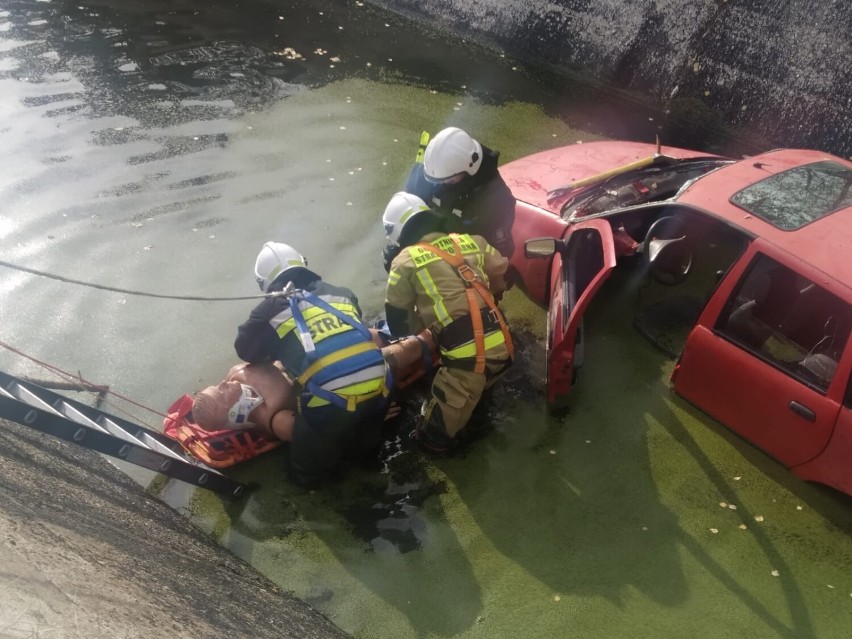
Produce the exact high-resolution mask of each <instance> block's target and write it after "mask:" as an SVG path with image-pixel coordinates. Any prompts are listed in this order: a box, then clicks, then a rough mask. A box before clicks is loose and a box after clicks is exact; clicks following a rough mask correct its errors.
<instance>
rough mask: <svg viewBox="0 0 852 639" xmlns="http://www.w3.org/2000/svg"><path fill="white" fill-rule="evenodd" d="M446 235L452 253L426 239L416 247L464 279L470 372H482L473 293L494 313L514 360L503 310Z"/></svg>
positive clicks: (482, 351) (456, 242)
mask: <svg viewBox="0 0 852 639" xmlns="http://www.w3.org/2000/svg"><path fill="white" fill-rule="evenodd" d="M449 238H450V239H451V240H452V242H453V246H454V248H455V252H454V253H447V252H446V251H444V250H442V249H439V248H438V247H436V246H433V245H432V244H427V243H426V242H420V243H418V244H417V245H416V246H419V247H420V248H422V249H425V250H427V251H429V252H431V253H434V254H435V255H437V256H438V257H440V258H441V259H442V260H444V261H445V262H447V263H448V264H449V265H450V266H452V267H453V268H454V269H455V271H456V273H457V274H458V276H459V277H460V278H461V280H462V282H464V286H465V293H466V294H467V303H468V305H469V306H470V321H471V325H472V326H473V339H474V343H475V344H476V365H475V366H474V369H473V372H475V373H484V372H485V331H484V330H483V327H482V313H481V312H480V309H479V303H478V302H477V301H476V293H479V296H480V297H481V298H482V300H483V301H484V302H485V303H486V304H487V305H488V308H489V309H490V310H491V312H492V313H494V316H495V317H496V318H497V321H498V322H499V324H500V330H502V331H503V339H504V340H505V342H506V350H508V351H509V361H511V360H513V359H515V345H514V343H513V342H512V335H511V334H510V333H509V327H508V326H506V320H505V319H503V313H501V312H500V309H498V308H497V304H496V302H495V301H494V296H493V295H491V291H489V290H488V287H487V286H485V283H484V282H483V281H482V279H481V278H480V277H479V275H478V274H477V273H476V271H474V270H473V269H472V268H471V267H470V266H468V265H467V263H465V261H464V255H463V254H462V248H461V244H460V243H459V236H458V234H457V233H450V234H449Z"/></svg>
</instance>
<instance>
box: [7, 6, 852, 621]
mask: <svg viewBox="0 0 852 639" xmlns="http://www.w3.org/2000/svg"><path fill="white" fill-rule="evenodd" d="M540 79H546V74H544V73H538V72H537V73H531V72H529V71H528V70H525V69H524V68H523V67H520V66H519V65H517V64H515V63H513V62H510V61H507V60H505V59H503V58H500V57H499V56H494V55H489V54H487V53H485V52H483V51H481V50H478V49H477V48H476V47H473V46H471V45H468V44H464V43H459V42H447V41H445V40H443V39H441V38H439V37H436V36H434V35H432V34H430V33H429V32H428V31H425V30H424V29H422V28H420V27H417V26H414V25H411V24H409V23H406V22H405V21H402V20H400V19H399V18H396V17H393V16H388V15H384V14H381V13H378V12H377V11H376V10H374V9H371V8H370V7H369V6H368V5H365V4H364V3H361V2H345V3H342V2H332V1H331V0H328V1H325V2H323V1H320V0H316V1H296V2H288V3H283V2H273V1H269V2H260V1H258V2H240V3H228V4H224V5H223V4H219V3H217V4H216V5H215V6H214V5H209V4H205V3H198V2H194V1H192V0H183V1H180V2H173V1H170V2H165V1H162V2H156V1H154V2H151V1H145V2H122V3H111V2H79V1H78V2H74V3H71V2H57V1H56V0H54V1H52V2H32V1H26V2H25V1H18V2H15V1H10V0H0V91H2V95H3V96H4V97H3V99H2V100H0V116H2V118H0V165H2V169H3V170H2V171H0V196H2V201H3V207H2V209H0V242H2V250H3V260H5V261H8V262H12V263H19V264H21V265H25V266H27V267H30V268H36V269H41V270H44V271H47V272H51V273H57V274H61V275H63V276H66V277H70V278H73V279H78V280H84V281H89V282H93V283H100V284H106V285H111V286H117V287H122V288H126V289H132V290H138V291H150V292H157V293H165V294H174V295H180V294H183V295H192V296H198V295H209V296H217V297H218V296H244V295H250V294H253V293H255V292H256V285H255V283H254V279H253V277H252V274H251V265H252V264H253V262H254V257H255V255H256V253H257V250H258V249H259V247H260V246H261V245H262V244H263V242H265V241H267V240H270V239H275V240H278V241H287V242H290V243H292V244H294V245H296V246H298V247H299V248H300V250H301V252H302V253H304V254H306V255H307V256H308V257H309V259H310V260H311V263H312V265H316V266H317V269H318V270H319V272H321V273H322V274H323V275H324V277H325V278H326V279H327V280H329V281H331V282H334V283H337V284H342V285H345V286H349V287H351V288H352V289H353V290H355V291H356V292H357V293H358V295H359V299H360V301H361V304H362V306H363V307H364V309H365V311H366V313H367V315H368V316H370V317H371V318H374V317H376V316H378V314H379V313H381V310H382V301H383V300H382V290H383V282H384V272H383V270H382V268H381V262H380V260H379V251H380V248H381V245H382V242H383V235H382V230H381V227H380V225H379V224H378V219H379V216H380V212H381V211H382V210H383V208H384V205H385V203H386V201H387V199H388V197H389V195H390V194H392V193H393V192H394V191H396V190H398V188H399V187H400V186H401V185H402V183H403V180H404V178H405V175H406V174H407V170H408V167H409V165H410V163H411V161H412V159H413V157H414V152H415V150H416V146H417V140H418V139H419V136H420V131H421V130H423V129H427V130H430V131H433V132H434V131H437V130H438V129H440V128H441V127H443V126H445V125H447V124H455V125H459V126H462V127H464V128H467V129H468V130H470V131H471V132H476V134H477V135H479V136H480V137H481V138H482V139H483V140H485V141H486V143H487V144H488V145H489V146H491V147H493V148H497V149H500V150H501V151H502V156H501V157H502V158H503V160H504V161H508V160H511V159H514V158H517V157H519V156H522V155H526V154H528V153H531V152H533V151H537V150H541V149H544V148H548V147H552V146H557V145H562V144H569V143H573V142H575V141H576V140H581V139H585V140H588V139H592V138H594V137H595V136H596V135H597V134H599V133H601V132H613V131H616V132H620V133H622V134H624V135H630V136H631V137H633V136H638V137H640V138H642V139H648V138H649V137H650V136H649V135H648V133H649V131H650V132H652V131H653V130H654V129H653V127H651V128H649V125H648V117H647V114H637V113H635V112H621V113H617V110H616V107H615V106H614V104H615V103H614V102H612V101H601V102H599V103H595V100H594V99H588V100H586V99H581V98H583V96H582V95H581V93H582V92H581V91H579V90H573V91H571V90H569V88H568V87H564V88H565V91H562V88H563V87H562V86H561V85H560V87H559V88H560V91H556V90H555V89H553V88H552V86H550V85H548V84H547V83H546V82H542V81H541V80H540ZM586 97H588V96H586ZM589 104H591V107H589ZM556 107H559V109H560V111H561V112H563V113H565V112H567V115H566V117H565V118H563V119H559V118H555V117H553V116H552V115H551V114H552V113H554V112H555V111H554V109H555V108H556ZM0 268H2V271H0V294H2V297H3V300H2V304H0V326H2V329H0V332H2V339H3V340H5V341H8V342H10V343H12V344H14V345H15V346H17V347H18V348H20V349H22V350H24V351H26V352H28V353H30V354H31V355H32V356H34V357H37V358H39V359H41V360H44V361H48V362H50V363H51V364H53V365H55V366H58V367H60V368H62V369H64V370H66V371H72V372H74V373H76V372H77V371H80V372H81V373H82V374H83V375H84V376H85V377H86V378H87V379H90V380H91V381H93V382H96V383H106V384H109V385H110V387H111V388H114V389H116V390H119V391H121V392H122V393H123V394H125V395H126V396H128V397H130V398H133V399H135V400H138V401H140V402H141V403H143V404H145V405H147V406H149V407H150V408H152V409H153V410H155V411H161V410H163V409H164V408H165V407H167V406H169V405H170V404H171V402H172V401H173V400H174V399H175V398H176V397H177V396H179V395H181V394H183V393H184V392H187V391H191V390H195V389H198V388H201V387H203V386H206V385H207V384H209V383H214V382H217V381H219V379H221V377H222V376H223V375H224V374H225V372H226V371H227V370H228V367H229V366H230V365H231V364H233V363H234V361H235V356H234V354H233V350H232V347H231V344H232V343H233V338H234V335H235V327H236V325H237V324H238V323H239V322H240V321H242V320H243V319H244V318H245V317H246V316H247V314H248V312H249V310H250V308H251V306H252V304H251V303H246V302H222V303H199V302H182V301H170V300H154V299H151V298H144V297H139V296H134V295H126V294H116V293H109V292H106V291H103V290H97V289H92V288H85V287H79V286H71V285H68V284H62V283H59V282H57V281H55V280H49V279H45V278H37V277H34V276H32V275H29V274H26V273H22V272H19V271H15V270H13V269H9V268H5V267H0ZM506 303H507V309H508V310H507V312H508V314H509V319H510V322H512V323H513V325H514V326H515V327H516V328H517V332H518V335H519V339H518V344H519V361H518V363H517V365H516V366H515V367H513V369H512V370H511V371H510V373H509V374H508V376H507V378H506V380H504V382H503V383H502V384H500V385H499V386H498V387H497V388H496V389H495V392H494V394H493V397H492V398H491V399H490V400H489V403H488V405H487V410H486V412H485V413H484V414H483V415H482V416H481V420H482V423H483V424H485V425H486V426H487V428H483V429H482V433H481V434H482V437H481V438H480V439H479V440H477V441H475V442H474V443H473V445H471V446H470V447H469V448H467V449H465V450H464V451H463V452H462V453H461V454H459V455H457V456H455V457H453V458H450V459H429V458H425V457H424V456H422V455H421V454H420V453H418V452H416V451H415V450H414V449H413V446H412V442H411V440H410V439H409V438H408V432H409V431H410V427H411V420H412V419H413V418H414V416H415V414H416V412H417V408H418V406H419V403H418V396H417V395H416V394H415V395H414V396H412V397H411V398H409V400H408V402H407V404H406V413H405V415H404V416H403V417H402V418H401V419H400V420H399V421H398V422H395V423H392V424H388V425H387V428H388V431H389V432H388V437H387V443H386V444H385V447H384V449H383V451H382V454H381V456H380V459H379V463H378V464H377V465H375V466H373V467H368V468H360V467H358V468H349V469H347V472H346V476H345V479H344V480H343V481H341V482H339V483H337V484H334V485H333V486H331V487H329V488H328V489H325V490H320V491H304V490H301V489H299V488H297V487H295V486H292V485H291V484H290V483H289V482H288V481H287V479H286V474H285V470H284V459H283V455H284V451H282V450H277V451H273V452H271V453H268V454H267V455H264V456H262V457H261V458H259V459H257V460H255V461H253V462H251V463H249V464H245V465H243V466H240V467H237V468H235V469H234V471H233V474H234V476H236V477H237V478H239V479H240V480H243V481H246V482H253V483H255V484H257V489H256V490H254V491H253V492H252V493H251V494H250V495H249V496H248V497H247V498H246V499H244V500H242V501H239V502H236V503H225V502H223V501H221V500H220V499H219V498H218V497H217V496H215V495H213V494H210V493H208V492H205V491H194V492H192V491H187V490H186V488H185V487H184V486H181V485H179V484H176V483H174V482H169V483H167V484H166V485H165V486H164V487H163V488H162V492H161V493H160V494H161V495H162V496H163V498H164V499H166V500H167V501H168V502H169V503H171V504H173V505H175V506H176V507H178V508H180V509H181V510H182V511H183V512H186V513H187V514H189V515H190V516H191V517H193V519H194V521H195V522H196V523H198V525H200V526H202V527H203V528H204V529H205V530H208V531H209V532H210V533H211V534H213V535H214V536H215V537H216V538H217V539H219V540H220V541H221V542H222V543H223V544H224V545H226V546H227V547H228V548H230V549H231V550H232V551H234V552H235V553H237V554H239V555H240V556H241V557H244V558H245V559H246V560H247V561H249V562H251V563H252V564H253V565H254V566H256V567H257V568H258V569H260V570H262V571H263V572H264V573H265V574H267V575H268V576H270V578H272V579H273V580H274V581H276V582H277V583H278V584H281V585H282V586H283V587H284V588H286V589H288V590H292V591H294V592H295V593H296V594H298V595H299V596H300V597H302V598H303V599H305V600H307V601H309V602H311V603H312V604H313V605H315V606H317V607H318V608H319V609H320V610H322V611H323V612H324V613H326V614H328V615H330V616H332V617H333V619H334V620H335V622H336V623H338V624H339V625H340V626H341V627H343V628H345V629H346V630H349V631H350V632H353V633H355V634H356V635H357V636H364V637H388V636H392V637H425V636H457V637H485V636H487V637H497V636H524V637H527V636H529V637H533V636H541V637H552V636H565V635H566V632H567V631H566V628H570V629H571V632H572V633H574V634H575V635H576V636H586V637H599V636H633V635H642V636H645V635H647V636H660V635H680V634H686V633H687V632H691V631H692V629H693V628H694V627H696V624H699V623H700V624H703V625H702V626H701V627H706V626H707V624H708V623H709V624H711V625H715V627H716V628H717V629H718V631H719V632H718V634H737V633H738V629H740V628H741V627H744V626H745V624H748V627H749V628H750V629H751V630H750V632H752V634H753V636H756V637H759V636H786V637H807V636H839V635H837V634H836V632H834V631H835V630H836V629H837V628H841V627H844V626H843V623H845V621H846V620H848V619H849V617H848V616H846V617H843V614H844V613H843V612H840V613H838V609H839V607H838V605H836V601H835V600H834V599H829V598H828V595H831V596H834V595H838V596H840V595H842V596H844V597H845V596H848V593H849V592H852V584H849V583H847V582H848V564H849V558H848V557H846V556H845V555H836V554H832V552H831V551H828V550H826V551H825V555H820V556H814V555H815V554H814V553H813V552H810V551H809V548H810V547H812V546H818V547H820V548H842V547H843V545H844V544H848V535H846V533H844V532H843V531H842V530H841V531H840V532H838V529H837V528H836V527H835V525H836V522H838V521H841V522H842V521H843V517H842V515H838V514H837V510H836V509H834V510H833V509H832V505H831V502H825V501H824V500H823V499H822V497H821V496H820V495H819V494H817V493H814V492H812V491H810V489H809V487H804V488H802V487H800V486H799V485H798V484H796V483H795V482H794V481H793V480H792V479H791V478H790V477H789V476H788V475H786V474H779V473H777V472H776V471H775V466H773V465H772V463H771V462H768V461H767V460H764V459H761V458H758V457H756V454H755V453H754V452H753V451H749V449H747V448H744V447H743V446H742V445H741V443H739V442H738V440H735V439H733V438H731V437H729V436H728V435H727V434H726V433H725V432H724V431H722V430H720V429H719V428H717V427H714V426H713V425H712V424H706V423H704V422H702V421H701V420H700V417H699V416H698V415H697V414H695V413H694V412H693V411H691V410H690V409H689V407H688V406H684V405H683V404H682V403H680V402H678V401H676V400H673V399H671V397H670V396H669V395H667V394H666V383H665V379H666V376H667V373H668V372H669V370H670V368H669V367H670V363H669V362H667V361H666V360H665V358H664V357H663V356H662V355H660V354H658V353H655V352H653V351H651V350H650V349H648V348H646V346H647V345H645V344H644V343H643V342H641V341H636V340H632V339H631V337H633V334H632V333H631V329H630V327H629V321H628V319H629V318H628V317H627V316H628V315H629V313H624V309H625V308H629V306H630V302H629V301H625V300H623V299H619V298H617V297H616V298H615V301H613V302H612V303H611V305H610V306H605V305H602V306H601V307H600V308H599V309H598V310H597V311H595V309H592V311H593V313H594V314H593V315H592V316H590V319H589V322H588V325H587V329H588V331H587V333H588V339H589V344H588V348H587V353H588V357H587V362H586V367H585V368H584V370H583V372H582V375H581V377H580V380H579V385H578V388H577V392H576V393H575V397H576V399H575V401H574V403H573V404H572V406H571V412H570V413H568V414H567V415H562V416H555V415H551V414H549V413H547V412H546V410H545V409H544V405H543V395H542V391H541V386H542V379H541V375H542V371H543V355H542V352H541V347H540V343H539V341H537V338H540V337H541V333H542V331H543V324H544V318H543V314H542V313H541V311H540V309H537V308H533V307H532V305H531V304H530V303H529V302H526V301H525V300H524V299H523V297H522V296H521V294H520V293H518V292H517V291H512V292H510V294H509V295H507V298H506ZM625 324H628V325H627V326H625ZM0 368H2V369H3V370H7V371H9V372H10V373H12V374H28V375H31V376H33V377H37V378H43V377H45V373H44V371H43V370H41V369H39V368H38V367H37V366H36V365H35V364H33V363H32V362H31V361H28V360H24V359H22V358H19V357H17V356H14V355H13V354H11V353H8V352H5V351H4V352H0ZM107 409H108V410H113V409H114V410H115V411H116V412H119V411H123V410H127V411H128V412H130V414H131V415H132V416H135V418H136V419H138V420H139V421H142V422H143V423H147V424H150V425H152V426H158V424H159V422H160V417H159V416H158V415H156V414H151V413H150V412H147V411H144V410H140V409H138V408H136V407H134V406H125V405H122V404H120V403H119V404H116V405H115V406H114V407H107ZM119 414H122V413H121V412H119ZM733 477H741V478H742V479H743V481H742V482H739V481H734V480H733V479H731V478H733ZM141 479H142V480H144V479H145V478H141ZM722 498H724V500H725V501H726V502H728V503H731V502H734V501H737V502H739V503H740V504H741V509H740V510H739V511H737V513H739V514H742V513H744V512H750V513H755V514H760V515H761V516H764V517H765V518H766V519H765V522H766V524H767V525H766V526H765V527H764V528H763V529H760V530H757V531H754V532H743V531H742V530H741V529H740V528H739V527H738V526H739V525H740V524H745V523H747V524H748V526H749V527H751V526H754V525H755V524H754V523H752V521H751V520H750V521H748V522H745V521H743V520H742V519H736V517H737V516H739V515H738V514H737V513H734V512H733V511H729V510H726V511H724V512H720V509H719V506H718V502H719V501H721V500H722ZM798 502H803V503H805V504H806V505H808V506H810V510H809V511H807V512H799V511H795V509H794V505H795V504H796V503H798ZM826 503H827V504H828V506H825V504H826ZM823 506H824V507H823ZM817 509H820V510H821V512H815V511H817ZM791 512H792V513H794V515H795V517H797V518H798V519H795V520H791V519H790V514H791ZM795 513H798V514H795ZM823 513H829V514H828V515H825V516H826V517H827V520H826V519H823V518H822V517H823ZM710 528H714V529H716V530H718V531H720V532H719V534H718V536H715V537H711V536H710V533H708V530H709V529H710ZM749 530H750V531H751V530H752V529H751V528H749ZM802 557H804V559H803V558H802ZM771 570H779V571H780V574H781V575H782V577H781V578H780V579H775V578H772V577H771V576H770V577H767V575H771ZM844 571H845V572H844ZM823 582H825V583H823ZM826 583H831V585H833V586H835V588H834V589H833V591H831V592H828V593H827V592H826V590H828V589H827V588H825V584H826ZM720 609H724V610H725V611H726V613H725V615H724V616H723V617H724V618H722V619H720V618H719V614H718V611H719V610H720ZM790 610H794V611H795V614H792V615H791V614H788V612H789V611H790ZM843 610H847V609H843ZM649 620H653V623H652V622H651V621H649ZM659 624H662V626H660V625H659ZM848 625H852V624H846V627H848ZM661 627H664V629H663V630H661ZM637 629H639V630H637Z"/></svg>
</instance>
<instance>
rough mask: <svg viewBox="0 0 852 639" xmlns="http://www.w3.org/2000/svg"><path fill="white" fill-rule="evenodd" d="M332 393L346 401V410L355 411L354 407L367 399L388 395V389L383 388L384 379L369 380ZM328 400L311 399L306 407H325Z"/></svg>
mask: <svg viewBox="0 0 852 639" xmlns="http://www.w3.org/2000/svg"><path fill="white" fill-rule="evenodd" d="M330 392H333V393H334V394H335V395H340V396H341V397H343V399H345V400H346V408H347V410H355V407H356V406H357V405H358V404H360V403H362V402H366V401H367V400H368V399H373V398H374V397H378V396H379V395H385V396H387V394H388V389H387V387H386V386H385V380H384V377H380V378H376V379H371V380H370V381H367V382H359V383H357V384H350V385H349V386H346V387H344V388H338V389H337V390H335V391H330ZM330 403H331V402H329V401H328V400H325V399H322V398H321V397H316V396H314V397H311V399H310V400H308V407H309V408H315V407H317V406H325V405H326V404H330Z"/></svg>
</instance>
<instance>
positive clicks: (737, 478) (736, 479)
mask: <svg viewBox="0 0 852 639" xmlns="http://www.w3.org/2000/svg"><path fill="white" fill-rule="evenodd" d="M741 479H742V477H734V481H739V480H741Z"/></svg>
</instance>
